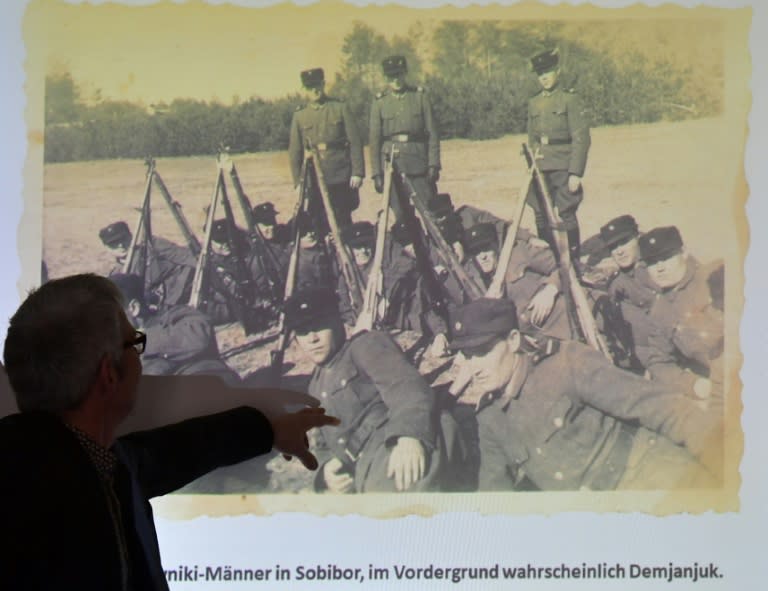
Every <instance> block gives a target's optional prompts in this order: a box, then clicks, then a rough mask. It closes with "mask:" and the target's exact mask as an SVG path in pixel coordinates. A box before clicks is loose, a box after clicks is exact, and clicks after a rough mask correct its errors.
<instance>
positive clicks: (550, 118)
mask: <svg viewBox="0 0 768 591" xmlns="http://www.w3.org/2000/svg"><path fill="white" fill-rule="evenodd" d="M590 143H591V139H590V135H589V123H588V122H587V118H586V116H585V112H584V107H583V105H582V102H581V99H580V98H579V96H578V95H577V94H574V93H573V92H569V91H566V90H563V89H562V88H561V87H559V86H556V87H555V88H554V89H552V90H551V91H547V90H542V91H541V92H540V93H539V94H537V95H536V96H535V97H533V98H532V99H531V100H530V102H529V103H528V144H529V147H530V148H531V151H532V152H533V153H534V155H537V164H538V166H539V169H540V170H541V171H542V172H543V173H544V178H545V180H546V182H547V187H548V189H549V191H550V193H551V196H552V199H553V201H554V205H555V206H556V207H557V209H558V212H559V214H560V216H561V217H562V218H563V222H564V223H565V224H566V228H567V229H571V227H573V226H572V225H571V224H572V222H575V211H576V208H577V207H578V206H579V203H581V201H582V199H583V198H584V193H583V191H582V189H581V188H579V190H578V191H576V192H575V193H571V191H570V190H569V189H568V176H569V175H572V174H573V175H576V176H578V177H582V176H584V169H585V168H586V166H587V154H588V152H589V146H590ZM533 186H534V187H535V184H534V185H533ZM532 190H533V189H532ZM528 203H529V204H530V205H531V207H533V209H534V211H535V212H536V214H537V220H538V219H539V217H540V216H542V215H543V212H539V205H538V203H537V201H536V199H535V197H534V195H533V194H532V193H529V195H528Z"/></svg>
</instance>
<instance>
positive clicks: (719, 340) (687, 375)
mask: <svg viewBox="0 0 768 591" xmlns="http://www.w3.org/2000/svg"><path fill="white" fill-rule="evenodd" d="M721 267H722V263H721V262H715V263H711V264H709V265H701V264H699V263H698V261H696V259H694V258H693V257H691V256H689V257H688V261H687V268H686V272H685V275H684V277H683V279H682V280H681V281H680V283H678V284H677V285H676V286H675V287H673V288H671V289H668V290H663V291H661V292H659V293H658V294H657V296H656V299H655V301H654V302H653V306H652V307H651V309H650V312H649V320H650V334H649V336H648V355H647V359H646V366H647V368H648V371H649V373H650V374H651V376H652V377H653V379H656V380H660V381H663V382H666V383H669V384H674V385H675V386H677V387H678V388H680V390H681V391H682V392H689V393H690V392H692V389H693V384H694V382H695V381H696V380H697V379H698V378H699V377H702V376H705V377H708V378H710V379H711V380H712V381H713V382H716V383H718V384H722V381H723V376H722V373H721V372H722V362H721V360H720V358H721V357H722V354H723V342H724V341H723V312H722V310H718V309H717V308H716V307H715V306H713V305H712V296H711V292H710V286H709V283H708V279H709V277H710V275H711V274H712V273H713V272H715V271H717V270H718V269H719V268H721ZM713 369H716V370H718V372H719V375H716V374H717V373H718V372H714V373H713V371H712V370H713Z"/></svg>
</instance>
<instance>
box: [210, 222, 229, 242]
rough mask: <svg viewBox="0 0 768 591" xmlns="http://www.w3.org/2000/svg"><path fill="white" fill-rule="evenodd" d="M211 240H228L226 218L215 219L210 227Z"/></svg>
mask: <svg viewBox="0 0 768 591" xmlns="http://www.w3.org/2000/svg"><path fill="white" fill-rule="evenodd" d="M211 240H213V241H214V242H218V243H219V244H224V243H225V242H228V241H229V233H228V232H227V220H226V219H224V218H221V219H218V220H215V221H214V222H213V226H212V227H211Z"/></svg>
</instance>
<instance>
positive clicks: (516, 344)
mask: <svg viewBox="0 0 768 591" xmlns="http://www.w3.org/2000/svg"><path fill="white" fill-rule="evenodd" d="M507 342H509V350H510V351H511V352H512V353H517V352H518V351H519V350H520V345H521V343H522V336H520V331H519V330H517V329H516V328H513V329H512V330H510V331H509V335H507Z"/></svg>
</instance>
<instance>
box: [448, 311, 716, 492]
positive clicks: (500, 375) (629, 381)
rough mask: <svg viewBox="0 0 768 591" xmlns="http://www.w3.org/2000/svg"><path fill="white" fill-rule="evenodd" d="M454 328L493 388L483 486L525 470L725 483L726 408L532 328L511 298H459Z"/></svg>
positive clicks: (644, 482)
mask: <svg viewBox="0 0 768 591" xmlns="http://www.w3.org/2000/svg"><path fill="white" fill-rule="evenodd" d="M450 330H451V346H452V347H453V348H454V349H458V350H460V351H461V352H462V353H463V354H464V356H465V357H466V359H467V365H468V368H469V370H470V372H471V374H472V379H473V382H474V383H475V384H476V385H477V386H478V387H480V388H481V389H482V390H483V392H485V394H484V395H483V397H482V398H481V399H480V400H479V401H478V404H477V409H478V410H477V421H478V428H479V438H480V457H481V466H480V476H479V479H480V488H481V489H482V490H505V489H513V488H515V487H516V486H518V485H519V484H520V483H521V482H522V481H523V479H524V478H527V479H528V480H529V481H531V482H533V484H534V485H535V486H536V487H537V488H539V489H541V490H580V489H592V490H614V489H655V488H658V489H670V488H681V487H683V488H688V487H699V486H710V487H711V486H716V485H717V478H719V476H720V475H721V472H722V421H721V418H720V417H719V416H717V414H716V413H713V412H707V411H704V410H702V409H701V408H699V406H698V405H697V404H696V403H695V402H694V401H692V400H691V399H690V398H688V397H686V396H684V395H682V394H679V393H676V391H675V390H674V389H670V388H669V387H667V386H665V385H663V384H660V383H658V382H653V381H649V380H645V379H643V378H641V377H639V376H636V375H634V374H631V373H629V372H626V371H624V370H622V369H619V368H617V367H615V366H614V365H612V364H611V363H610V362H609V361H608V360H607V359H606V358H605V357H604V356H603V355H602V354H601V353H600V352H598V351H596V350H595V349H592V348H590V347H588V346H586V345H584V344H582V343H578V342H575V341H559V340H557V339H550V338H547V337H543V338H541V339H531V338H529V337H528V336H526V335H524V334H522V333H521V332H520V331H519V330H518V324H517V312H516V309H515V305H514V303H512V302H511V301H510V300H504V299H486V298H481V299H478V300H475V301H473V302H471V303H469V304H467V305H465V306H462V307H460V308H457V309H456V310H454V311H453V313H452V314H451V322H450ZM705 467H706V468H705Z"/></svg>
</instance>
